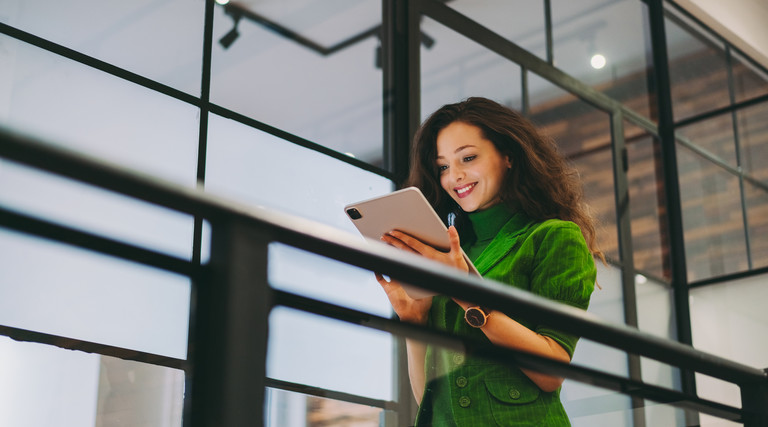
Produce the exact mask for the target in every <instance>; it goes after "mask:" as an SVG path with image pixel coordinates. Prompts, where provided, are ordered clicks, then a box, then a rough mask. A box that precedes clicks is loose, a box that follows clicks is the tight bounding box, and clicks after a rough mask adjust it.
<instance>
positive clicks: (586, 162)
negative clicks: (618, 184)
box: [528, 74, 619, 259]
mask: <svg viewBox="0 0 768 427" xmlns="http://www.w3.org/2000/svg"><path fill="white" fill-rule="evenodd" d="M528 81H529V82H530V88H531V94H530V99H531V109H530V117H531V119H532V120H533V122H534V123H536V124H537V126H539V129H541V130H542V132H543V133H544V134H546V135H548V136H550V137H552V138H554V140H555V142H556V143H557V145H558V147H559V149H560V151H561V152H562V153H563V154H565V155H566V156H567V157H568V158H569V159H570V161H571V162H572V163H573V164H574V166H576V168H577V170H578V171H579V174H580V177H581V181H582V185H583V187H584V196H585V201H586V202H587V204H589V206H590V208H591V209H592V212H593V214H594V215H595V217H596V219H597V238H598V243H599V245H600V249H601V250H602V251H603V253H605V255H606V256H607V257H609V258H612V259H619V245H618V232H617V228H616V204H615V192H614V181H613V160H612V159H613V155H612V151H611V128H610V121H609V117H608V115H607V114H606V113H604V112H602V111H600V110H598V109H596V108H594V107H592V106H590V105H589V104H587V103H585V102H584V101H581V100H580V99H578V98H576V97H575V96H573V95H571V94H569V93H567V92H565V91H563V90H561V89H559V88H556V87H554V86H552V85H551V84H550V83H548V82H546V81H544V80H543V79H542V78H540V77H537V76H536V75H534V74H529V78H528Z"/></svg>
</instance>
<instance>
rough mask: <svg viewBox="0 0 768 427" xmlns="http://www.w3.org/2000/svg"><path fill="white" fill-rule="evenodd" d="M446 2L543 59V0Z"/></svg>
mask: <svg viewBox="0 0 768 427" xmlns="http://www.w3.org/2000/svg"><path fill="white" fill-rule="evenodd" d="M446 4H447V5H448V6H449V7H451V8H453V9H456V10H457V11H458V12H460V13H461V14H463V15H465V16H466V17H468V18H470V19H472V20H473V21H477V22H478V23H479V24H480V25H482V26H484V27H486V28H488V29H490V30H491V31H493V32H495V33H497V34H499V35H501V36H503V37H505V38H507V39H509V40H510V41H512V42H513V43H515V44H516V45H518V46H520V47H522V48H523V49H525V50H527V51H528V52H530V53H532V54H534V55H536V56H538V57H539V58H541V59H547V40H546V32H545V26H546V23H545V22H544V2H543V1H540V0H539V1H531V0H481V1H477V0H454V1H449V2H446Z"/></svg>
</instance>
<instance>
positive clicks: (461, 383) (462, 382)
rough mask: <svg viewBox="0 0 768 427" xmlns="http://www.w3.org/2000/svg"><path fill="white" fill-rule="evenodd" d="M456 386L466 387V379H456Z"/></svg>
mask: <svg viewBox="0 0 768 427" xmlns="http://www.w3.org/2000/svg"><path fill="white" fill-rule="evenodd" d="M456 385H457V386H459V387H462V388H463V387H466V386H467V377H458V378H456Z"/></svg>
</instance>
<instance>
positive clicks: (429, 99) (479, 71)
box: [421, 18, 522, 120]
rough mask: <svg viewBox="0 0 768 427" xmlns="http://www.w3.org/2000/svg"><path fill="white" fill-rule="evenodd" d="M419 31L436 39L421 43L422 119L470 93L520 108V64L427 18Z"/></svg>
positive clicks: (468, 95) (470, 94)
mask: <svg viewBox="0 0 768 427" xmlns="http://www.w3.org/2000/svg"><path fill="white" fill-rule="evenodd" d="M421 31H422V32H424V33H426V34H428V35H429V36H430V37H431V38H433V39H434V40H435V43H434V44H433V45H432V46H431V47H425V46H423V45H422V47H421V116H422V120H424V119H426V117H427V116H429V115H430V114H432V112H434V111H435V110H437V109H438V108H440V107H441V106H443V105H445V104H450V103H454V102H459V101H461V100H462V99H464V98H467V97H470V96H482V97H486V98H490V99H493V100H495V101H497V102H499V103H501V104H504V105H507V106H509V107H511V108H513V109H516V110H520V108H521V107H522V104H521V99H522V96H521V95H520V94H521V90H522V89H521V83H520V67H519V66H517V65H516V64H514V63H513V62H511V61H509V60H507V59H505V58H502V57H500V56H499V55H497V54H495V53H494V52H492V51H490V50H488V49H486V48H485V47H483V46H481V45H479V44H477V43H475V42H473V41H471V40H469V39H467V38H466V37H464V36H462V35H460V34H458V33H456V32H454V31H453V30H451V29H449V28H447V27H445V26H443V25H441V24H439V23H437V22H435V21H433V20H431V19H429V18H424V19H423V21H422V24H421Z"/></svg>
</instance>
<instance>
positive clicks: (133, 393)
mask: <svg viewBox="0 0 768 427" xmlns="http://www.w3.org/2000/svg"><path fill="white" fill-rule="evenodd" d="M0 360H1V361H2V363H0V378H2V379H3V381H2V382H0V399H2V402H3V410H2V411H0V425H4V426H54V425H56V426H94V427H107V426H150V425H151V426H157V427H181V425H182V423H181V415H182V406H183V394H184V372H183V371H181V370H176V369H170V368H165V367H161V366H155V365H150V364H144V363H138V362H132V361H127V360H121V359H116V358H113V357H108V356H99V355H98V354H91V353H84V352H80V351H69V350H63V349H60V348H57V347H54V346H49V345H43V344H36V343H27V342H17V341H13V340H11V339H10V338H7V337H2V336H0Z"/></svg>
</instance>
